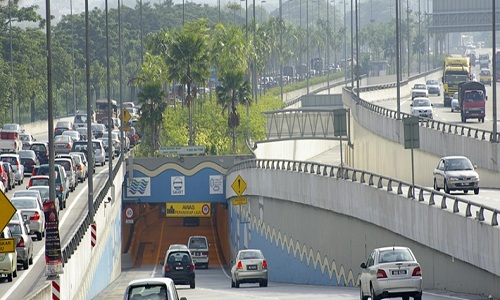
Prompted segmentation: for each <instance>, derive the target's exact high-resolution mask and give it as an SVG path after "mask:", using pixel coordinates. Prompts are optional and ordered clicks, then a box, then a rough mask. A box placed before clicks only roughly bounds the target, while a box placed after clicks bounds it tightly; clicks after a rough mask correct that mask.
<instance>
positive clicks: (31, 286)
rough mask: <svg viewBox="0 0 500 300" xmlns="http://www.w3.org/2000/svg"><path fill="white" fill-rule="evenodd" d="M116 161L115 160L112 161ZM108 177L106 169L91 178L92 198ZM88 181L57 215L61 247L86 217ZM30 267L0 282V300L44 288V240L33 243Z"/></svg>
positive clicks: (27, 179) (26, 294)
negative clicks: (12, 278)
mask: <svg viewBox="0 0 500 300" xmlns="http://www.w3.org/2000/svg"><path fill="white" fill-rule="evenodd" d="M35 138H36V139H37V141H43V140H47V134H44V135H40V136H35ZM115 161H116V159H115ZM108 178H109V176H108V165H107V164H106V165H105V166H103V167H97V168H96V173H95V174H94V195H97V193H96V192H97V191H99V190H100V188H101V187H102V186H104V184H105V183H106V180H107V179H108ZM28 181H29V177H25V179H24V184H22V185H19V186H16V188H15V189H14V190H12V191H9V192H7V193H6V194H7V197H8V198H10V197H12V195H13V193H14V192H15V191H19V190H24V189H26V186H27V184H28ZM87 184H88V181H84V182H83V183H79V184H78V186H77V188H76V190H75V191H74V192H72V193H70V196H69V198H68V199H67V202H66V206H67V207H66V209H64V210H62V211H61V212H60V215H59V236H60V239H61V246H64V245H65V244H66V243H67V242H68V241H69V240H70V238H71V237H72V236H73V233H74V230H75V229H76V227H77V224H78V223H79V222H80V220H81V219H82V218H83V217H84V216H85V215H86V214H87V212H88V209H87V199H88V198H87V193H88V186H87ZM33 253H34V257H33V265H31V266H30V267H29V269H28V270H19V269H18V271H17V278H14V280H13V281H12V282H7V279H6V278H0V299H1V300H4V299H16V300H17V299H25V298H26V297H27V296H28V295H30V294H32V293H33V292H35V291H38V290H40V289H41V288H42V287H43V286H44V285H45V284H46V281H45V279H46V277H45V239H42V240H41V241H35V242H34V251H33Z"/></svg>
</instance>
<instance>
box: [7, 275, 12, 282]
mask: <svg viewBox="0 0 500 300" xmlns="http://www.w3.org/2000/svg"><path fill="white" fill-rule="evenodd" d="M7 281H8V282H12V274H7Z"/></svg>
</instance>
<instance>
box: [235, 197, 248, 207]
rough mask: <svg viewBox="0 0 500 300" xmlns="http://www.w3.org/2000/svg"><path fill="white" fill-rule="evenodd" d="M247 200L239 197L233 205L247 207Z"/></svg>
mask: <svg viewBox="0 0 500 300" xmlns="http://www.w3.org/2000/svg"><path fill="white" fill-rule="evenodd" d="M247 202H248V201H247V198H246V197H238V198H234V199H233V205H245V204H247Z"/></svg>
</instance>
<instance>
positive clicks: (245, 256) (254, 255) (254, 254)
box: [239, 251, 263, 260]
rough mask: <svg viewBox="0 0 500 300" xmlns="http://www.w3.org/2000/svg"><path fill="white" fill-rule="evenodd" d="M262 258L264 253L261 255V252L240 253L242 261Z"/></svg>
mask: <svg viewBox="0 0 500 300" xmlns="http://www.w3.org/2000/svg"><path fill="white" fill-rule="evenodd" d="M261 258H263V257H262V253H260V252H259V251H242V252H240V257H239V259H240V260H244V259H261Z"/></svg>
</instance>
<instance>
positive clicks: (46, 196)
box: [28, 185, 60, 215]
mask: <svg viewBox="0 0 500 300" xmlns="http://www.w3.org/2000/svg"><path fill="white" fill-rule="evenodd" d="M28 191H38V192H39V193H40V195H41V197H42V203H46V202H49V200H50V191H49V186H48V185H39V186H31V187H29V188H28ZM56 199H57V196H56ZM54 205H55V207H56V212H57V215H59V211H60V208H59V201H58V200H56V201H54Z"/></svg>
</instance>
